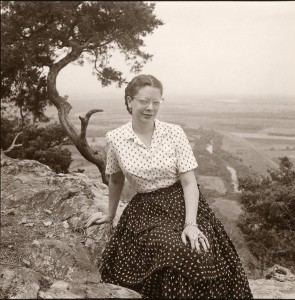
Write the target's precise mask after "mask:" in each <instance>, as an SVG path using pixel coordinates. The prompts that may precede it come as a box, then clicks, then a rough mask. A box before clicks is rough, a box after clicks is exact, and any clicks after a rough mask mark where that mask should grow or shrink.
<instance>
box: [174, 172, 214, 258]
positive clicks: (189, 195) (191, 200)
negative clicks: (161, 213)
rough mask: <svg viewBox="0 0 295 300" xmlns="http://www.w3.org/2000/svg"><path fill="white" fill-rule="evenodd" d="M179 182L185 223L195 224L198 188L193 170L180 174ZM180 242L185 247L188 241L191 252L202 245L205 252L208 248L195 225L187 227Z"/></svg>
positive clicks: (204, 237)
mask: <svg viewBox="0 0 295 300" xmlns="http://www.w3.org/2000/svg"><path fill="white" fill-rule="evenodd" d="M180 181H181V185H182V189H183V194H184V202H185V223H190V222H192V223H197V213H198V204H199V196H200V193H199V188H198V184H197V180H196V177H195V174H194V170H191V171H188V172H183V173H180ZM181 239H182V242H183V243H184V244H185V245H186V244H187V239H188V240H189V241H190V244H191V248H192V250H194V249H196V250H197V251H198V252H199V251H200V250H201V248H200V245H202V247H203V249H204V250H205V251H208V249H209V248H210V245H209V242H208V239H207V237H206V236H205V235H204V234H203V233H202V232H201V230H200V229H199V228H198V227H197V226H196V225H193V224H191V225H187V226H185V227H184V229H183V232H182V234H181Z"/></svg>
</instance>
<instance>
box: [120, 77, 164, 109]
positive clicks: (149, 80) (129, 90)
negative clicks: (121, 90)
mask: <svg viewBox="0 0 295 300" xmlns="http://www.w3.org/2000/svg"><path fill="white" fill-rule="evenodd" d="M147 85H148V86H152V87H155V88H158V89H159V90H160V92H161V95H162V94H163V85H162V83H161V82H160V81H159V80H158V79H157V78H155V77H154V76H152V75H145V74H141V75H137V76H135V77H134V78H133V79H132V80H131V81H130V82H129V83H128V85H127V87H126V89H125V105H126V108H127V111H128V112H129V114H131V110H130V109H129V107H128V101H127V96H129V97H131V98H133V97H134V96H135V95H136V94H137V93H138V91H139V90H140V89H141V88H142V87H144V86H147Z"/></svg>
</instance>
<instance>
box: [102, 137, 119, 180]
mask: <svg viewBox="0 0 295 300" xmlns="http://www.w3.org/2000/svg"><path fill="white" fill-rule="evenodd" d="M106 152H107V164H106V170H105V172H106V174H109V175H111V174H113V173H116V172H119V171H121V168H120V165H119V162H118V159H117V155H116V152H115V149H114V145H113V143H112V140H111V139H110V137H109V135H108V133H107V134H106Z"/></svg>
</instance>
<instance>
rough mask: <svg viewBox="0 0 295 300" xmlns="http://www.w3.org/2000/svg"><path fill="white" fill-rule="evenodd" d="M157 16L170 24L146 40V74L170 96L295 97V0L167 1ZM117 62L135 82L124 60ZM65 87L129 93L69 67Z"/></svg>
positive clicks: (84, 92) (62, 80)
mask: <svg viewBox="0 0 295 300" xmlns="http://www.w3.org/2000/svg"><path fill="white" fill-rule="evenodd" d="M155 13H156V15H157V17H158V18H160V19H161V20H162V21H163V22H164V23H165V24H164V25H162V26H160V27H159V28H158V29H156V30H155V31H154V33H153V34H152V35H150V36H148V37H147V38H146V39H145V44H146V47H144V48H143V49H144V50H145V51H146V52H148V53H151V54H153V55H154V57H153V60H152V61H149V62H148V63H147V64H146V65H145V66H144V68H143V70H142V72H141V73H146V74H152V75H154V76H156V77H157V78H158V79H160V80H161V81H162V83H163V85H164V96H167V95H168V96H170V97H171V96H173V95H174V96H179V95H205V96H211V95H212V96H215V95H217V96H218V95H221V96H222V95H232V96H233V97H234V96H239V95H242V96H243V95H257V96H266V95H271V96H272V95H274V96H276V95H278V96H280V95H282V96H294V95H295V2H294V1H289V2H288V1H286V2H284V1H282V2H281V1H277V2H235V1H229V2H227V1H224V2H223V1H222V2H214V1H212V2H199V1H196V2H185V1H181V2H180V1H178V2H170V1H166V2H156V9H155ZM113 62H114V64H113V65H114V66H115V67H117V68H118V69H119V70H121V71H123V72H124V75H125V76H126V77H127V79H128V80H131V79H132V77H133V76H135V74H132V73H130V72H129V68H128V67H127V66H126V65H125V63H124V58H123V56H122V57H121V56H120V55H117V56H115V57H114V59H113ZM57 86H58V90H59V92H60V94H62V95H64V94H68V95H69V96H70V97H72V98H80V97H91V98H96V97H100V96H110V95H114V96H119V95H123V94H124V89H123V88H122V89H119V88H117V87H116V86H115V85H114V86H112V87H108V88H102V87H101V85H100V83H99V82H98V81H97V79H96V78H95V76H93V75H91V67H90V66H87V65H85V66H84V67H79V66H73V65H71V66H68V67H66V68H65V69H64V70H62V71H61V73H60V75H59V77H58V81H57ZM294 100H295V98H294Z"/></svg>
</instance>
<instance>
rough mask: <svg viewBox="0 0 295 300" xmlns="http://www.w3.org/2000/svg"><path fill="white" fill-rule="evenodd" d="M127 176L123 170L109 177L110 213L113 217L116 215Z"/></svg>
mask: <svg viewBox="0 0 295 300" xmlns="http://www.w3.org/2000/svg"><path fill="white" fill-rule="evenodd" d="M124 181H125V176H124V174H123V172H122V171H119V172H117V173H114V174H112V175H111V176H110V179H109V208H108V215H109V217H111V218H112V219H113V218H114V217H115V216H116V211H117V207H118V203H119V200H120V197H121V193H122V189H123V186H124Z"/></svg>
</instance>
